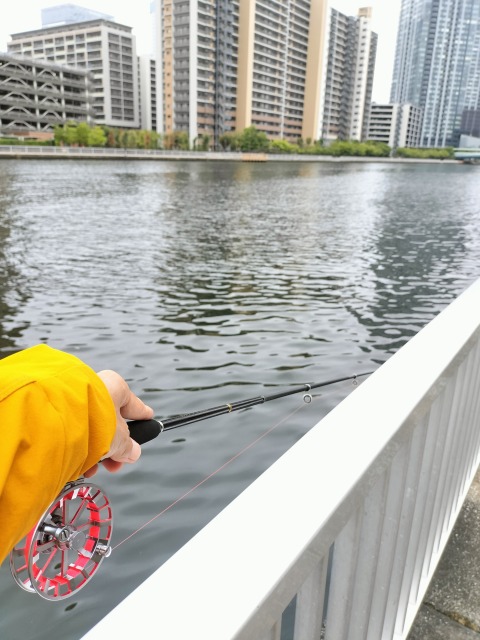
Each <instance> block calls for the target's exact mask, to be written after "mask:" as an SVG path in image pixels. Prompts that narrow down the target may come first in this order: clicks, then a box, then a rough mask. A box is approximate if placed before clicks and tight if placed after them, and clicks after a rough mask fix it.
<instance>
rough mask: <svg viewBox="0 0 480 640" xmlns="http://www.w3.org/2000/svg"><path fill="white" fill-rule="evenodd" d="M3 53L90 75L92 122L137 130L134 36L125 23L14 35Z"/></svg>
mask: <svg viewBox="0 0 480 640" xmlns="http://www.w3.org/2000/svg"><path fill="white" fill-rule="evenodd" d="M7 46H8V52H9V53H12V54H14V55H20V56H27V57H30V58H34V59H37V60H47V61H49V62H55V63H56V64H59V65H69V66H73V67H77V68H78V67H79V68H83V69H88V70H90V71H91V72H92V75H93V106H94V110H95V122H96V123H98V124H106V125H109V126H113V127H124V128H138V126H139V110H138V76H137V56H136V48H135V37H134V36H133V35H132V29H131V28H130V27H127V26H124V25H121V24H118V23H116V22H110V21H109V20H103V19H101V20H91V21H87V22H79V23H73V24H64V25H58V26H51V27H47V28H44V29H38V30H35V31H27V32H24V33H16V34H13V35H12V40H11V42H10V43H8V45H7Z"/></svg>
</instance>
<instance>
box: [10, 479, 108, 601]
mask: <svg viewBox="0 0 480 640" xmlns="http://www.w3.org/2000/svg"><path fill="white" fill-rule="evenodd" d="M112 527H113V517H112V509H111V506H110V502H109V500H108V498H107V496H106V495H105V494H104V493H103V491H102V490H101V489H100V488H99V487H97V486H96V485H94V484H89V483H86V482H85V481H84V479H83V478H82V479H80V480H77V481H76V482H72V483H69V484H67V485H66V487H65V489H64V490H63V491H62V493H61V494H60V495H59V496H58V498H56V500H55V501H54V502H53V503H52V504H51V505H50V507H49V508H48V509H47V510H46V511H45V513H44V514H43V516H42V517H41V518H40V520H39V522H38V524H37V525H36V526H35V527H34V528H33V529H32V530H31V531H30V533H29V534H28V535H27V536H26V537H25V538H24V539H23V540H22V541H21V542H20V543H19V544H18V545H17V546H16V547H15V548H14V549H13V551H12V552H11V554H10V570H11V572H12V575H13V577H14V578H15V581H16V582H17V584H18V585H19V586H20V587H21V588H22V589H24V590H25V591H28V592H30V593H38V595H39V596H41V597H42V598H45V599H46V600H61V599H63V598H69V597H70V596H72V595H74V593H76V592H77V591H78V590H79V589H82V588H83V587H84V586H85V585H86V584H87V582H89V581H90V580H91V578H92V577H93V576H94V574H95V573H96V571H97V569H98V567H99V566H100V564H101V562H102V560H103V559H104V558H106V557H108V556H109V555H110V552H111V547H110V540H111V537H112Z"/></svg>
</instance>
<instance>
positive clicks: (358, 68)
mask: <svg viewBox="0 0 480 640" xmlns="http://www.w3.org/2000/svg"><path fill="white" fill-rule="evenodd" d="M371 16H372V10H371V8H369V7H367V8H362V9H360V10H359V12H358V16H357V17H353V16H347V15H344V14H343V13H340V12H339V11H337V10H336V9H331V13H330V21H329V33H328V42H327V47H326V50H327V54H326V58H327V70H326V75H325V88H324V99H323V109H322V114H323V117H322V127H321V138H322V139H323V140H324V142H325V143H326V144H328V143H329V142H331V141H333V140H337V139H340V140H363V139H365V138H366V137H367V133H368V121H369V115H370V103H371V99H372V88H373V74H374V70H375V58H376V52H377V39H378V37H377V34H376V33H374V32H373V31H372V29H371V26H370V23H371Z"/></svg>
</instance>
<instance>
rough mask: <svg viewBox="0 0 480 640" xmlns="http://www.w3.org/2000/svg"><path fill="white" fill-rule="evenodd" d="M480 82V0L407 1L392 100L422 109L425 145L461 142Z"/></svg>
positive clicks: (475, 105)
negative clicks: (463, 121) (464, 115)
mask: <svg viewBox="0 0 480 640" xmlns="http://www.w3.org/2000/svg"><path fill="white" fill-rule="evenodd" d="M479 87H480V2H479V0H403V2H402V8H401V12H400V21H399V27H398V37H397V45H396V52H395V62H394V70H393V79H392V89H391V95H390V101H391V102H401V103H411V104H413V105H416V106H418V107H421V108H422V110H423V123H422V133H421V145H422V146H425V147H443V146H449V145H452V146H456V145H457V144H458V138H459V132H460V126H461V119H462V113H463V111H464V109H478V108H479V107H480V104H479V101H480V92H479Z"/></svg>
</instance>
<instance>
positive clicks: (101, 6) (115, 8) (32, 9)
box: [0, 0, 401, 102]
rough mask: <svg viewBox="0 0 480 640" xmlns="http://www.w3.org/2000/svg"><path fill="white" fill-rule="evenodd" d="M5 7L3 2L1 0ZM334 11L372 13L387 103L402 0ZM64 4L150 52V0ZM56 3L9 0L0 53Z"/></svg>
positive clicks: (377, 88)
mask: <svg viewBox="0 0 480 640" xmlns="http://www.w3.org/2000/svg"><path fill="white" fill-rule="evenodd" d="M2 1H3V2H4V3H6V0H2ZM330 2H331V4H332V6H333V7H335V8H336V9H338V10H339V11H341V12H342V13H345V14H347V15H357V13H358V9H359V8H360V7H365V6H369V7H372V9H373V14H372V29H373V30H374V31H375V32H376V33H378V50H377V62H376V65H375V83H374V88H373V100H374V101H375V102H388V100H389V98H390V83H391V77H392V69H393V55H394V48H395V40H396V36H397V24H398V15H399V12H400V2H401V0H370V1H369V0H330ZM65 3H66V4H78V5H80V6H82V7H87V8H89V9H94V10H96V11H101V12H102V13H107V14H109V15H111V16H113V17H114V18H115V20H116V21H117V22H121V23H122V24H125V25H127V26H129V27H133V32H134V34H135V36H136V37H137V52H138V53H148V52H150V50H151V34H152V27H151V19H150V3H151V0H135V2H131V1H130V2H122V1H121V0H78V1H77V2H75V1H72V2H70V3H68V2H65ZM56 4H63V2H62V1H61V0H59V1H58V2H48V0H11V2H8V9H6V8H4V9H3V11H2V16H1V19H0V51H6V50H7V42H9V40H10V34H11V33H18V32H21V31H29V30H31V29H40V28H41V26H42V23H41V10H42V8H45V7H51V6H54V5H56Z"/></svg>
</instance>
